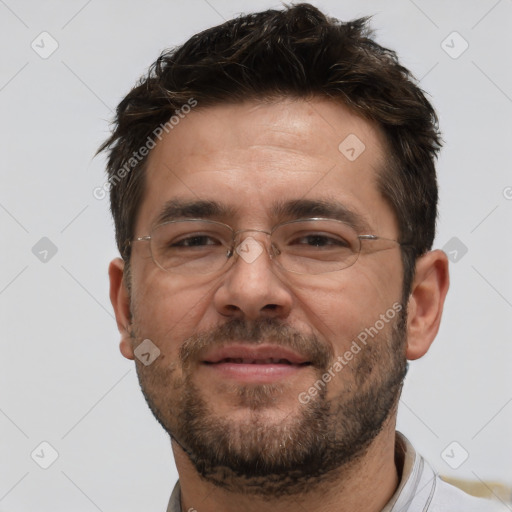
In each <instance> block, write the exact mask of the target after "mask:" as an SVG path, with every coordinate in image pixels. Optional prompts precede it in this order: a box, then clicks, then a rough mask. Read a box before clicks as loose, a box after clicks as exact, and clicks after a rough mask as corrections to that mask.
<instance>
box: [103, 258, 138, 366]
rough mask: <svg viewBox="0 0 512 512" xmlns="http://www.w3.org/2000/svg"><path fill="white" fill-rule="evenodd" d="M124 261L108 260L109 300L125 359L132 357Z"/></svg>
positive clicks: (117, 259)
mask: <svg viewBox="0 0 512 512" xmlns="http://www.w3.org/2000/svg"><path fill="white" fill-rule="evenodd" d="M124 265H125V264H124V261H123V260H122V259H121V258H116V259H114V260H112V261H111V262H110V265H109V267H108V276H109V280H110V302H111V303H112V307H113V308H114V313H115V315H116V322H117V328H118V329H119V332H120V334H121V342H120V344H119V349H120V351H121V354H123V356H124V357H126V358H127V359H133V358H134V354H133V347H132V338H131V336H130V323H131V318H130V316H131V314H130V294H129V292H128V289H127V287H126V284H125V281H124Z"/></svg>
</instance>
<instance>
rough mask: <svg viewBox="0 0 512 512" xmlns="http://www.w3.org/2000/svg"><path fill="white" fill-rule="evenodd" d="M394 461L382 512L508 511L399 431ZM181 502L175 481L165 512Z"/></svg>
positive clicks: (174, 509) (174, 511) (176, 509)
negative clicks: (477, 494) (459, 483)
mask: <svg viewBox="0 0 512 512" xmlns="http://www.w3.org/2000/svg"><path fill="white" fill-rule="evenodd" d="M395 460H396V462H397V465H398V466H399V467H402V478H401V480H400V484H399V485H398V488H397V490H396V491H395V493H394V494H393V496H392V497H391V499H390V500H389V501H388V503H387V505H386V506H385V507H384V508H383V509H382V511H381V512H501V511H509V512H510V509H509V508H508V507H506V506H504V505H501V504H500V503H497V502H494V501H489V500H484V499H481V498H474V497H473V496H470V495H469V494H466V493H465V492H463V491H461V490H460V489H457V488H456V487H454V486H453V485H450V484H448V483H446V482H444V481H443V480H441V478H440V477H439V475H438V474H437V473H436V472H435V471H434V470H433V469H432V467H431V466H430V464H429V463H428V462H427V461H426V460H425V459H424V458H423V457H422V456H421V455H419V454H418V453H417V452H416V450H415V449H414V447H413V446H412V444H411V443H410V442H409V440H408V439H407V438H406V437H405V436H404V435H403V434H401V433H400V432H397V433H396V444H395ZM180 502H181V490H180V483H179V481H178V482H176V485H175V487H174V490H173V492H172V495H171V499H170V501H169V506H168V507H167V512H182V510H181V505H180ZM198 512H200V511H198Z"/></svg>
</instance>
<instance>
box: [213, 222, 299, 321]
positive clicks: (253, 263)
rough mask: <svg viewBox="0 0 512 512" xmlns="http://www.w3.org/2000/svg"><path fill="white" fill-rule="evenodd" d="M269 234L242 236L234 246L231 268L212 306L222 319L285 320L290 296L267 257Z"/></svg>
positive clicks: (288, 289) (268, 256)
mask: <svg viewBox="0 0 512 512" xmlns="http://www.w3.org/2000/svg"><path fill="white" fill-rule="evenodd" d="M269 242H270V240H269V237H268V233H267V234H265V232H261V231H260V232H255V233H254V234H248V233H244V237H243V238H242V239H240V240H239V241H238V244H235V249H234V254H233V256H232V257H233V258H235V259H236V261H235V262H234V264H233V265H232V266H231V268H230V269H229V270H228V271H227V272H226V274H225V275H224V276H223V279H222V282H221V284H220V286H219V287H218V288H217V290H216V292H215V296H214V305H215V308H216V309H217V311H218V312H219V313H220V314H221V315H223V316H229V317H244V318H247V319H248V320H256V319H258V318H262V317H275V318H280V319H282V318H286V317H287V316H288V315H289V313H290V310H291V304H292V294H291V291H290V288H289V286H287V284H286V283H285V281H284V280H283V278H282V276H281V272H280V271H278V270H277V268H276V266H275V265H274V263H273V262H272V260H271V257H270V254H269Z"/></svg>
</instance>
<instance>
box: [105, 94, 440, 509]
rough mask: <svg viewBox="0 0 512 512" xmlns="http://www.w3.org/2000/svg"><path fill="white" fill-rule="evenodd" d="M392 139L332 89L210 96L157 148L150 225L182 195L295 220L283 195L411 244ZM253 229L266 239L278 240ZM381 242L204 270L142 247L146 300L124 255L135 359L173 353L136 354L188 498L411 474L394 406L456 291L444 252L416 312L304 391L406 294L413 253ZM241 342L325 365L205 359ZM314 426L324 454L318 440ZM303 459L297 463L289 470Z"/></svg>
mask: <svg viewBox="0 0 512 512" xmlns="http://www.w3.org/2000/svg"><path fill="white" fill-rule="evenodd" d="M349 134H355V135H356V136H357V137H358V138H359V139H360V140H361V141H362V142H363V143H364V145H365V150H364V151H363V152H362V153H361V155H360V156H359V157H358V158H357V159H355V160H354V161H350V160H348V159H347V158H346V157H345V156H344V155H343V154H342V153H341V152H340V151H339V150H338V146H339V144H340V143H341V142H342V141H343V140H344V139H345V138H346V137H347V136H348V135H349ZM384 148H385V144H384V139H383V136H382V134H381V133H380V131H379V129H378V128H377V127H376V126H374V125H373V124H371V123H370V122H368V121H366V120H363V119H361V118H360V117H358V116H355V115H354V114H352V113H351V112H350V111H349V110H348V109H347V108H345V107H344V106H342V105H339V104H335V103H332V102H330V101H327V100H324V99H319V98H314V99H312V100H310V101H304V100H290V99H282V100H279V101H275V102H272V103H269V102H267V103H263V102H247V103H244V104H233V105H220V106H216V107H208V108H204V109H201V108H200V105H199V107H198V108H197V109H196V110H194V111H193V112H192V113H190V114H189V115H188V116H187V117H186V118H185V119H183V120H181V121H180V124H179V125H178V126H176V127H175V128H174V129H173V131H172V132H170V134H169V135H167V136H166V137H165V138H164V139H163V140H162V141H161V142H159V143H158V144H157V146H156V147H155V148H154V149H153V150H152V151H151V154H150V156H149V159H148V162H147V176H146V189H145V192H144V199H143V201H142V204H141V207H140V210H139V213H138V217H137V221H136V227H135V236H136V237H139V236H144V235H147V234H149V232H150V231H151V229H152V227H154V225H155V223H156V222H157V221H156V219H157V217H158V216H159V214H160V212H161V209H162V207H163V205H164V204H165V203H166V202H167V201H169V200H172V199H180V200H182V201H198V200H206V201H214V202H216V203H219V204H221V205H223V206H225V207H228V208H229V209H230V210H231V211H229V212H225V213H224V214H222V215H220V216H215V217H214V218H213V220H218V221H220V222H224V223H226V224H229V225H231V226H232V227H233V228H234V229H235V230H239V229H256V230H266V231H269V230H270V229H271V228H272V227H273V226H274V225H276V224H277V223H279V222H282V221H284V220H288V218H282V216H279V215H277V214H276V212H275V211H274V209H273V206H274V204H275V203H276V202H278V201H294V200H305V199H307V200H311V201H324V202H333V201H336V202H337V203H341V204H342V205H343V206H344V207H345V208H346V209H348V210H350V211H351V212H353V213H355V214H357V215H358V218H359V219H360V221H361V224H362V225H364V229H363V230H362V231H360V234H376V235H378V236H381V237H385V238H389V239H396V238H398V228H397V222H396V219H395V216H394V213H393V210H392V208H391V207H390V206H389V205H388V204H387V203H386V202H385V200H384V199H383V198H382V197H381V195H380V193H379V192H378V189H377V186H376V178H377V174H378V172H379V168H380V167H381V166H382V164H383V162H384V161H385V158H386V155H385V149H384ZM309 216H315V215H309ZM247 235H250V236H252V237H254V238H255V239H256V240H257V241H258V242H260V243H261V244H262V246H264V247H265V244H266V243H267V242H266V237H265V235H262V234H260V233H257V232H250V233H247ZM373 243H374V242H363V251H362V253H361V255H360V256H359V259H358V260H357V262H356V263H355V264H354V265H352V266H351V267H348V268H346V269H344V270H342V271H339V272H333V273H329V274H322V275H314V276H307V275H296V274H291V273H287V272H285V271H282V270H280V269H279V268H277V267H276V265H275V264H274V263H273V262H272V261H271V260H270V258H269V257H268V255H267V254H266V253H265V252H264V253H263V254H262V255H261V256H260V257H258V258H257V259H256V260H254V261H253V262H251V263H247V262H245V261H243V260H242V259H240V258H239V259H238V260H237V261H236V262H235V263H234V264H233V265H232V266H231V267H230V268H229V269H228V270H227V271H225V272H219V273H217V274H214V275H210V276H194V277H191V276H181V275H177V274H172V273H170V272H164V271H163V270H162V269H161V268H159V267H157V266H156V265H155V264H154V262H153V260H152V258H151V254H150V250H149V244H148V243H145V242H140V243H136V244H134V246H133V251H132V258H131V295H130V294H129V293H128V290H127V287H126V283H125V282H124V281H123V273H124V264H123V262H122V260H120V259H115V260H114V261H113V262H112V263H111V265H110V268H109V276H110V283H111V300H112V304H113V306H114V310H115V313H116V319H117V323H118V327H119V331H120V333H121V345H120V348H121V352H122V354H123V355H124V356H125V357H127V358H129V359H134V349H135V348H136V347H137V346H138V344H139V343H140V342H141V341H142V340H144V339H150V340H151V341H152V342H153V343H154V344H155V345H157V346H158V348H159V350H160V356H159V357H158V359H157V360H156V361H155V362H153V363H152V364H151V365H149V366H147V367H146V366H144V365H143V364H142V363H141V362H140V361H138V360H137V359H136V363H137V370H138V374H139V379H140V382H141V387H142V389H143V392H144V394H145V396H146V399H147V401H148V403H149V405H150V407H151V409H152V410H153V412H154V413H155V415H156V417H157V419H158V420H159V421H160V422H161V423H162V425H163V426H164V428H166V430H167V431H168V432H170V433H171V434H172V436H173V443H172V444H173V451H174V455H175V460H176V465H177V468H178V472H179V475H180V482H181V486H182V507H183V509H184V510H188V509H189V508H191V507H194V508H196V509H197V510H198V511H201V512H203V511H204V512H209V511H214V510H215V511H218V510H223V511H231V510H235V509H236V510H240V509H243V510H248V511H253V510H254V511H256V510H258V511H265V510H272V511H274V512H275V511H278V512H279V511H284V510H296V509H297V503H298V502H300V504H301V506H302V507H303V508H304V509H305V510H311V511H313V512H314V511H317V510H322V511H331V510H333V511H334V510H336V511H345V510H347V511H348V510H355V509H357V510H360V511H378V510H381V508H382V507H383V506H384V505H385V503H386V502H387V501H388V500H389V498H390V497H391V496H392V494H393V492H394V491H395V489H396V486H397V484H398V474H397V473H398V471H399V470H400V469H398V471H397V468H396V467H395V462H394V436H395V421H396V403H397V399H398V395H399V392H400V387H401V386H400V384H401V380H402V378H403V375H404V372H405V361H406V358H407V359H416V358H419V357H421V356H422V355H423V354H424V353H425V352H426V351H427V350H428V348H429V346H430V344H431V342H432V341H433V339H434V337H435V335H436V333H437V330H438V327H439V322H440V318H441V312H442V307H443V302H444V298H445V295H446V292H447V290H448V263H447V259H446V256H445V254H444V253H443V252H441V251H432V252H430V253H427V254H426V255H424V256H423V257H421V258H420V259H419V260H418V263H417V267H416V275H415V279H414V283H413V288H412V291H411V295H410V297H409V301H408V304H404V305H403V309H402V312H401V314H400V315H397V316H396V317H395V318H394V320H393V321H389V322H387V323H385V325H384V326H383V328H382V329H380V330H379V332H378V334H376V335H375V336H374V337H372V338H369V339H368V342H367V344H366V345H364V346H362V350H361V351H360V352H359V353H357V354H355V355H354V357H353V359H352V360H351V361H350V362H349V363H348V364H347V365H346V366H344V368H343V369H342V370H341V371H338V372H336V373H335V376H334V377H333V378H332V379H331V380H330V381H329V382H328V383H327V384H326V386H325V387H324V388H323V390H322V391H321V392H319V393H318V394H317V395H316V396H314V397H313V398H312V400H311V401H310V402H309V403H308V404H306V405H305V404H303V403H301V402H300V401H299V400H298V396H299V394H300V393H301V392H305V391H308V389H309V388H310V387H311V386H312V385H313V384H314V383H315V382H316V381H317V380H318V379H319V378H320V377H321V376H322V374H323V373H324V372H325V370H327V369H328V368H329V367H332V364H333V362H334V361H336V360H337V358H339V357H343V355H344V354H345V353H346V352H347V351H348V350H350V347H351V344H352V342H353V340H355V339H356V338H357V336H358V334H360V333H361V332H362V331H364V329H365V328H369V327H371V326H374V325H375V324H376V321H377V320H379V318H381V317H380V315H382V314H385V313H386V312H387V311H389V310H390V309H392V307H393V305H394V304H395V305H396V304H400V301H401V291H402V290H401V286H402V272H403V269H402V264H401V259H400V251H399V248H398V247H397V246H396V245H395V246H393V245H392V246H391V247H387V250H381V251H378V252H372V251H371V246H369V245H367V244H373ZM367 248H368V249H370V250H366V249H367ZM406 311H407V315H406V314H405V313H406ZM400 320H401V321H402V326H400ZM292 338H293V339H294V340H295V341H294V342H293V343H292V342H291V341H290V340H291V339H292ZM237 342H238V343H244V344H246V345H251V344H252V345H253V346H254V345H255V344H262V343H263V344H264V343H271V344H274V345H279V346H283V347H293V348H294V349H295V350H296V351H297V352H298V353H300V354H303V355H305V356H307V358H308V360H309V361H312V362H313V363H314V364H311V365H309V366H307V367H305V368H301V369H300V370H299V371H297V372H292V373H291V374H290V375H288V376H286V377H282V378H280V379H277V380H275V381H272V382H270V383H266V384H262V383H258V382H242V381H239V380H236V379H233V378H229V377H226V375H225V374H223V373H221V372H218V371H215V370H212V368H211V367H208V366H207V365H205V364H203V363H202V361H203V360H204V358H205V357H206V356H205V354H206V353H207V351H208V349H210V348H211V347H221V346H224V345H226V344H228V345H229V343H237ZM368 411H370V412H368ZM312 428H313V429H317V430H316V431H314V432H316V434H317V437H316V438H315V436H310V438H311V439H309V444H311V446H313V447H315V446H316V447H317V449H316V452H317V457H316V458H315V457H314V456H313V455H314V452H315V450H314V449H313V450H310V451H309V452H308V450H307V447H308V435H307V434H308V432H311V431H312V430H311V429H312ZM194 443H196V444H195V445H194ZM201 446H204V447H205V449H204V450H202V449H201ZM310 452H313V454H312V453H310ZM205 454H206V455H205ZM305 454H306V455H305ZM318 454H320V455H318ZM308 457H309V458H308ZM236 461H238V463H239V465H238V466H236ZM258 461H259V462H258ZM287 467H288V471H286V468H287ZM290 467H292V468H296V469H297V472H296V473H294V474H292V475H290V471H289V469H290ZM308 468H309V477H308ZM200 473H201V474H202V476H201V475H200ZM269 475H270V476H269ZM283 475H285V476H286V478H285V477H284V476H283ZM265 476H267V478H266V477H265ZM369 487H370V488H371V490H372V492H368V488H369ZM258 489H260V490H259V491H258Z"/></svg>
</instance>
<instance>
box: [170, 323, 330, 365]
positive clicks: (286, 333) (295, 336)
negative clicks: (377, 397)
mask: <svg viewBox="0 0 512 512" xmlns="http://www.w3.org/2000/svg"><path fill="white" fill-rule="evenodd" d="M234 342H241V343H248V344H255V345H258V344H262V343H271V344H272V345H276V346H280V347H286V348H289V349H291V350H293V351H294V352H296V353H298V354H300V355H301V356H302V357H304V358H306V359H307V360H308V361H309V362H310V363H311V364H312V365H313V366H315V367H318V368H321V369H326V368H328V367H329V362H330V361H331V360H332V359H333V358H334V352H333V349H332V347H331V346H330V345H329V344H328V343H326V342H325V341H323V340H320V339H319V338H318V337H317V336H316V335H315V334H313V333H311V334H304V333H302V332H300V331H298V330H297V329H294V328H293V327H291V326H289V325H287V324H283V323H282V322H280V321H279V320H276V319H275V318H260V319H257V320H254V321H248V320H246V319H244V318H234V319H232V320H229V321H227V322H226V323H223V324H221V325H219V326H217V327H215V328H213V329H211V330H208V331H202V332H197V333H195V334H193V335H192V336H190V337H189V338H187V339H186V340H185V341H184V342H183V345H182V346H181V348H180V352H179V357H180V360H181V363H182V365H183V366H185V365H188V364H190V363H191V362H194V361H196V362H197V361H200V360H201V359H202V357H201V356H202V355H203V353H204V352H205V351H206V350H208V349H211V348H212V347H215V346H216V347H223V346H225V345H229V343H234Z"/></svg>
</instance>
